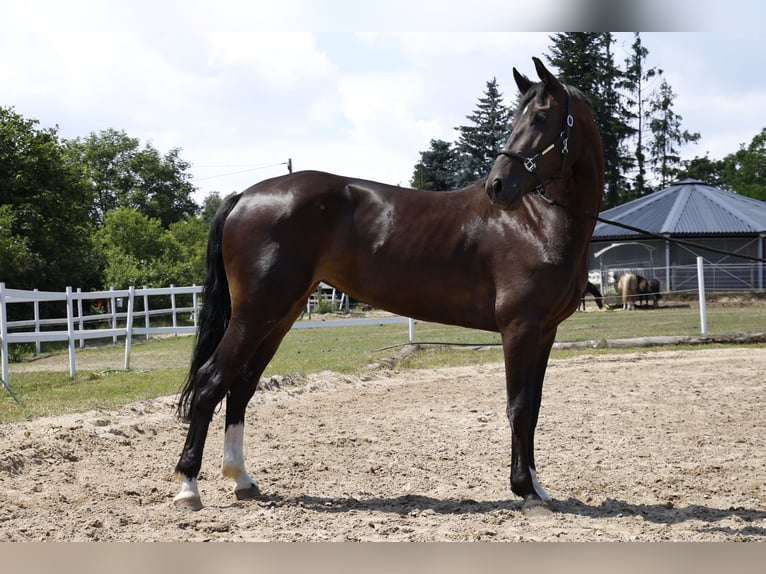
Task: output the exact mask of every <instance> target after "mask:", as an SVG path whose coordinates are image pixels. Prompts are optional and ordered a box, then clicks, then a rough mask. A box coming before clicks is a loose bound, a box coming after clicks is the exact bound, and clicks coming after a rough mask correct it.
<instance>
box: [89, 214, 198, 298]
mask: <svg viewBox="0 0 766 574" xmlns="http://www.w3.org/2000/svg"><path fill="white" fill-rule="evenodd" d="M207 233H208V228H207V226H206V225H205V223H204V222H203V221H202V219H201V218H199V217H189V218H187V219H185V220H184V221H177V222H175V223H173V224H171V225H170V228H169V229H164V228H163V227H162V222H161V221H160V220H159V219H157V218H154V217H148V216H146V215H144V214H142V213H139V212H138V211H136V210H135V209H131V208H129V207H119V208H117V209H114V210H112V211H110V212H109V213H107V214H106V219H105V220H104V224H103V225H102V226H101V228H100V229H99V230H98V232H97V234H96V237H97V240H98V241H97V243H98V245H99V246H100V248H101V253H102V254H103V261H104V285H103V286H104V287H110V286H114V287H117V288H125V287H129V286H131V285H147V286H149V287H165V286H167V285H171V284H172V285H191V284H192V283H196V284H198V285H199V284H202V282H203V281H204V279H205V257H206V250H207Z"/></svg>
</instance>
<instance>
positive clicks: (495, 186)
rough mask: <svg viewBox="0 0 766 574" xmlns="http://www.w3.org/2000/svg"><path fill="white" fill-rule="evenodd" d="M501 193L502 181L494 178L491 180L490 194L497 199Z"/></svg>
mask: <svg viewBox="0 0 766 574" xmlns="http://www.w3.org/2000/svg"><path fill="white" fill-rule="evenodd" d="M502 191H503V180H502V179H500V178H499V177H496V178H495V179H493V180H492V194H493V195H494V196H495V197H497V196H498V195H500V192H502Z"/></svg>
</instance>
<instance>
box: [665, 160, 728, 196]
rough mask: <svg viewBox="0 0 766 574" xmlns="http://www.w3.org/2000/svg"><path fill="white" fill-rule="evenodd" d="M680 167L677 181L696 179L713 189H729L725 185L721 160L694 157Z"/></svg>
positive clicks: (724, 172)
mask: <svg viewBox="0 0 766 574" xmlns="http://www.w3.org/2000/svg"><path fill="white" fill-rule="evenodd" d="M682 165H683V167H682V168H681V169H680V171H679V172H678V179H698V180H699V181H703V182H705V183H707V184H708V185H712V186H714V187H720V188H721V189H731V186H730V185H729V184H728V183H727V179H726V169H725V162H724V161H723V160H711V159H710V158H709V157H708V156H707V154H706V155H705V157H699V156H696V157H694V158H693V159H690V160H685V161H683V162H682Z"/></svg>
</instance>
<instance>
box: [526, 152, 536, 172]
mask: <svg viewBox="0 0 766 574" xmlns="http://www.w3.org/2000/svg"><path fill="white" fill-rule="evenodd" d="M536 158H537V156H535V157H528V158H526V159H525V160H524V167H525V168H526V170H527V171H528V172H529V173H535V170H536V169H537V164H535V159H536Z"/></svg>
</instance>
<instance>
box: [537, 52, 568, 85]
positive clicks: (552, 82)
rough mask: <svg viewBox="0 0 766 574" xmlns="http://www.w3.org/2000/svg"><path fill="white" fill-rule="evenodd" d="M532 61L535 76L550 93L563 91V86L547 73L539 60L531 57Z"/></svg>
mask: <svg viewBox="0 0 766 574" xmlns="http://www.w3.org/2000/svg"><path fill="white" fill-rule="evenodd" d="M532 61H533V62H534V63H535V69H536V70H537V75H538V76H539V77H540V79H541V80H542V81H543V83H544V84H545V86H546V87H547V88H548V89H549V90H550V91H551V92H556V91H559V90H563V89H564V86H562V85H561V82H559V80H558V78H556V76H554V75H553V74H551V73H550V72H549V71H548V68H546V67H545V65H544V64H543V63H542V61H541V60H540V59H539V58H535V57H534V56H533V57H532Z"/></svg>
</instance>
